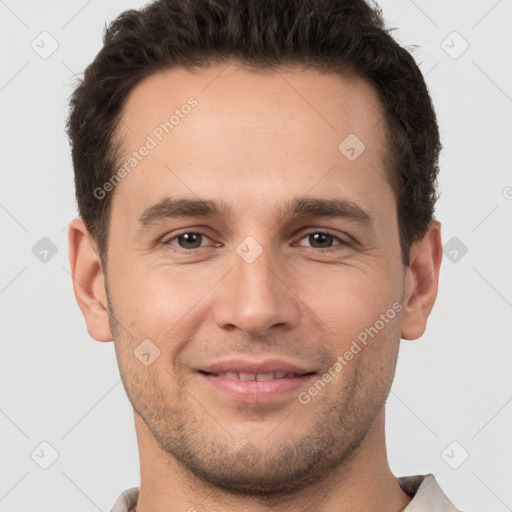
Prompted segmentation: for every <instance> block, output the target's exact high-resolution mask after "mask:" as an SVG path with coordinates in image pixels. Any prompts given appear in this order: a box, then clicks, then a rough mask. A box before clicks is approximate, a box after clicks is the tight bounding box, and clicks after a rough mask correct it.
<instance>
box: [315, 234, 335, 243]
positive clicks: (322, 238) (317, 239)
mask: <svg viewBox="0 0 512 512" xmlns="http://www.w3.org/2000/svg"><path fill="white" fill-rule="evenodd" d="M310 237H313V239H314V241H315V242H320V243H322V242H325V241H326V240H327V241H329V240H331V239H332V235H325V234H323V233H313V234H312V235H310ZM312 245H313V244H312Z"/></svg>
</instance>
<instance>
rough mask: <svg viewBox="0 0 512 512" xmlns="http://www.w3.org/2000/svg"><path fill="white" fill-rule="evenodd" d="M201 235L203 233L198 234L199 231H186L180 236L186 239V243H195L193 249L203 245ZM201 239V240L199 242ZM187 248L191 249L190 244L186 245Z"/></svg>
mask: <svg viewBox="0 0 512 512" xmlns="http://www.w3.org/2000/svg"><path fill="white" fill-rule="evenodd" d="M200 236H201V235H198V234H197V233H184V234H183V235H181V236H180V238H181V239H182V240H183V239H184V240H185V243H186V244H192V245H194V244H195V245H194V247H192V249H195V248H197V247H200V245H201V242H200ZM198 240H199V242H198ZM186 248H187V249H190V248H191V247H190V245H188V246H187V247H186Z"/></svg>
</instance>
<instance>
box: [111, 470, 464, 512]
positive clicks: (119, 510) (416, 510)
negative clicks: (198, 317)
mask: <svg viewBox="0 0 512 512" xmlns="http://www.w3.org/2000/svg"><path fill="white" fill-rule="evenodd" d="M398 482H399V484H400V487H401V488H402V489H403V490H404V492H406V493H407V494H409V495H410V496H413V499H412V501H411V502H410V503H409V505H407V507H406V508H405V509H404V511H403V512H460V511H459V510H458V509H456V508H455V506H454V505H453V504H452V503H451V501H450V500H449V499H448V498H447V497H446V495H445V494H444V492H443V491H442V489H441V487H439V484H438V483H437V481H436V479H435V477H434V475H432V474H428V475H415V476H402V477H399V478H398ZM138 499H139V488H138V487H132V488H130V489H127V490H126V491H124V492H123V493H121V495H120V496H119V498H118V499H117V501H116V502H115V504H114V507H113V508H112V510H111V511H110V512H130V511H131V509H132V508H133V507H134V506H135V505H136V504H137V500H138Z"/></svg>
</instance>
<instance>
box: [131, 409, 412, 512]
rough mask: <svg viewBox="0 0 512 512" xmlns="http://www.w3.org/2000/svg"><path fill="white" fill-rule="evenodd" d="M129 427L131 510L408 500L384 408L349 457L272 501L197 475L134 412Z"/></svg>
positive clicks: (370, 504)
mask: <svg viewBox="0 0 512 512" xmlns="http://www.w3.org/2000/svg"><path fill="white" fill-rule="evenodd" d="M135 429H136V433H137V441H138V445H139V458H140V474H141V484H140V494H139V500H138V503H137V508H136V512H150V511H151V512H164V511H165V512H178V511H184V510H187V511H190V512H201V511H206V510H208V512H217V511H218V512H221V511H225V510H230V511H233V512H238V511H245V512H268V511H270V510H272V512H284V511H286V510H288V511H289V510H310V511H314V512H327V511H332V510H336V511H339V512H349V511H350V512H363V511H364V512H368V511H369V510H379V512H400V511H403V510H404V509H405V508H406V507H407V505H408V504H409V502H410V501H411V497H410V496H408V495H407V494H405V493H404V491H402V489H401V488H400V485H399V483H398V480H397V479H396V477H395V476H394V475H393V474H392V473H391V470H390V468H389V464H388V461H387V452H386V446H385V434H384V408H383V409H382V410H381V412H380V413H379V415H378V416H377V418H376V419H375V421H374V423H373V424H372V427H371V428H370V430H369V431H368V434H367V435H366V437H365V438H364V440H363V441H362V443H361V444H360V445H359V447H358V448H357V449H356V450H355V451H354V452H353V453H352V455H351V457H350V460H348V461H345V462H344V463H343V464H342V465H340V466H339V467H338V468H337V469H336V470H335V471H332V472H330V474H328V475H326V477H325V478H324V479H323V480H321V481H319V482H316V483H315V484H313V485H311V486H308V487H307V488H304V489H302V490H301V491H298V492H296V493H293V494H289V495H286V496H280V497H279V498H278V499H276V500H272V501H271V500H270V499H269V498H268V497H266V496H265V497H261V496H256V497H255V496H246V495H233V494H228V493H226V492H225V491H223V490H220V489H217V488H215V487H213V486H211V485H210V484H208V483H206V482H204V481H202V480H200V479H199V478H197V477H196V476H195V475H193V474H191V473H190V472H189V471H188V470H187V469H185V468H184V467H183V466H182V465H180V464H179V463H178V462H177V461H176V460H175V459H174V458H173V457H171V456H170V455H168V454H167V453H165V452H163V451H162V450H161V449H160V447H159V446H158V444H157V443H156V441H155V440H154V438H153V436H152V434H151V431H150V430H149V429H148V428H147V426H146V424H145V423H144V422H143V421H142V419H141V418H140V416H138V415H137V414H136V413H135Z"/></svg>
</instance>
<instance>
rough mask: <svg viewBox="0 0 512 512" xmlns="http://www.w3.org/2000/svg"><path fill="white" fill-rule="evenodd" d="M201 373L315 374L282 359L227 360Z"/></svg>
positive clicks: (204, 367)
mask: <svg viewBox="0 0 512 512" xmlns="http://www.w3.org/2000/svg"><path fill="white" fill-rule="evenodd" d="M199 371H203V372H207V373H224V372H235V373H240V372H243V373H254V374H260V373H275V372H285V373H295V374H296V375H305V374H306V373H314V370H309V369H307V368H304V367H302V366H300V365H298V364H295V363H292V362H289V361H284V360H282V359H265V360H263V361H248V360H247V359H225V360H223V361H218V362H216V363H213V364H210V365H208V366H203V367H201V368H199Z"/></svg>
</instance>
